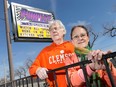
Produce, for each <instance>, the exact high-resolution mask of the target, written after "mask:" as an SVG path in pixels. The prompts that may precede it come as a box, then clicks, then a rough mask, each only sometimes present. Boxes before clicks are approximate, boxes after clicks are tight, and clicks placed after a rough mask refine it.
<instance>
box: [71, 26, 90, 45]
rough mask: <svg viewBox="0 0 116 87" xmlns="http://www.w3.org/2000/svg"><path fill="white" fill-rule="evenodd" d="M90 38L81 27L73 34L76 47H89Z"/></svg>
mask: <svg viewBox="0 0 116 87" xmlns="http://www.w3.org/2000/svg"><path fill="white" fill-rule="evenodd" d="M88 42H89V36H88V35H87V32H86V31H85V29H83V28H81V27H76V28H75V29H74V31H73V32H72V43H73V44H74V46H76V47H86V46H88Z"/></svg>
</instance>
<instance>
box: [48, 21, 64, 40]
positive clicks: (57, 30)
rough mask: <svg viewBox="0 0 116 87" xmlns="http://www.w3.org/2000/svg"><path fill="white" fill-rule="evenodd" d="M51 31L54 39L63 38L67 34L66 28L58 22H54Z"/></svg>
mask: <svg viewBox="0 0 116 87" xmlns="http://www.w3.org/2000/svg"><path fill="white" fill-rule="evenodd" d="M49 31H50V35H51V38H52V40H53V41H54V40H58V39H63V36H64V34H65V30H64V29H63V28H62V27H61V26H60V25H59V24H58V23H54V24H53V25H52V26H51V27H50V29H49Z"/></svg>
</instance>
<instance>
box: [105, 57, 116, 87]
mask: <svg viewBox="0 0 116 87" xmlns="http://www.w3.org/2000/svg"><path fill="white" fill-rule="evenodd" d="M103 62H104V65H105V67H106V71H107V74H108V77H109V79H110V83H111V85H112V87H116V86H115V84H114V81H113V78H112V75H111V71H110V69H109V65H108V62H107V60H106V59H105V58H103Z"/></svg>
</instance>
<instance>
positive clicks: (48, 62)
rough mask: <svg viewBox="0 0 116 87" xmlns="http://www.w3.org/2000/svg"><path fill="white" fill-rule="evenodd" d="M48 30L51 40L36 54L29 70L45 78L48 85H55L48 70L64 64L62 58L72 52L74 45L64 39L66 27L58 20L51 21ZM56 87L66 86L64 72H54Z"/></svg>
mask: <svg viewBox="0 0 116 87" xmlns="http://www.w3.org/2000/svg"><path fill="white" fill-rule="evenodd" d="M49 24H50V26H49V31H50V35H51V38H52V40H53V42H52V43H51V44H50V45H49V46H47V47H45V48H44V49H43V50H42V51H41V52H40V53H39V54H38V56H37V58H36V59H35V61H34V62H33V64H32V65H31V67H30V68H29V72H30V74H31V75H37V76H38V77H39V78H40V79H47V81H48V83H49V87H55V81H54V77H53V74H51V73H49V74H47V71H48V70H51V69H55V68H59V67H62V66H64V65H65V63H64V60H65V58H67V57H70V56H71V55H72V54H74V46H73V44H72V43H70V42H69V41H64V36H65V34H66V29H65V27H64V25H63V23H62V22H61V21H60V20H54V21H51V22H50V23H49ZM56 80H57V83H58V87H67V84H66V78H65V72H64V71H63V70H61V71H58V72H56Z"/></svg>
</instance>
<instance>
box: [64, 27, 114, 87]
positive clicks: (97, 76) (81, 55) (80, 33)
mask: <svg viewBox="0 0 116 87" xmlns="http://www.w3.org/2000/svg"><path fill="white" fill-rule="evenodd" d="M71 40H72V43H73V44H74V46H75V53H76V54H77V55H78V56H77V55H76V54H75V55H74V56H72V57H71V58H67V59H66V61H65V64H66V65H70V64H73V63H77V62H80V61H84V60H92V63H90V64H87V65H86V71H87V75H88V78H89V81H90V84H91V87H104V86H105V87H111V84H110V80H109V78H108V75H107V73H106V71H105V66H104V64H103V62H102V60H101V58H102V55H103V54H107V53H109V51H108V52H103V51H101V50H93V51H92V50H91V48H90V46H89V33H88V31H87V29H86V27H84V26H82V25H78V26H74V27H73V28H72V30H71ZM83 51H84V52H83ZM109 66H110V68H111V70H112V74H113V75H114V76H113V77H114V78H115V79H116V73H114V72H116V69H115V68H114V67H113V65H112V64H111V63H110V62H109ZM68 72H69V77H70V80H71V83H72V86H74V87H85V86H86V82H85V79H84V75H83V71H82V69H81V68H80V66H77V67H73V68H70V69H69V70H68ZM114 81H115V80H114Z"/></svg>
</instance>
